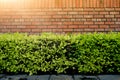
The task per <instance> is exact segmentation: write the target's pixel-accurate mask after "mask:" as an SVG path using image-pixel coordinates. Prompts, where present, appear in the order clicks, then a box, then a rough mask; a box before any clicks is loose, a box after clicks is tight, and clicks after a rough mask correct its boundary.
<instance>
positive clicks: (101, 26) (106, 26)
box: [100, 25, 109, 29]
mask: <svg viewBox="0 0 120 80" xmlns="http://www.w3.org/2000/svg"><path fill="white" fill-rule="evenodd" d="M100 28H101V29H102V28H103V29H105V28H109V26H108V25H100Z"/></svg>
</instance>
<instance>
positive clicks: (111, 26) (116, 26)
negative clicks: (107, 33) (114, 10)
mask: <svg viewBox="0 0 120 80" xmlns="http://www.w3.org/2000/svg"><path fill="white" fill-rule="evenodd" d="M119 27H120V25H110V28H119Z"/></svg>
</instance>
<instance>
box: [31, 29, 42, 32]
mask: <svg viewBox="0 0 120 80" xmlns="http://www.w3.org/2000/svg"><path fill="white" fill-rule="evenodd" d="M32 32H35V33H40V32H41V29H37V28H36V29H32Z"/></svg>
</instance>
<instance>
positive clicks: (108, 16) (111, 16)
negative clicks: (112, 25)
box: [105, 15, 114, 18]
mask: <svg viewBox="0 0 120 80" xmlns="http://www.w3.org/2000/svg"><path fill="white" fill-rule="evenodd" d="M105 17H106V18H114V15H105Z"/></svg>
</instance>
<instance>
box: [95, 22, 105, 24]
mask: <svg viewBox="0 0 120 80" xmlns="http://www.w3.org/2000/svg"><path fill="white" fill-rule="evenodd" d="M95 24H104V22H95Z"/></svg>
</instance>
